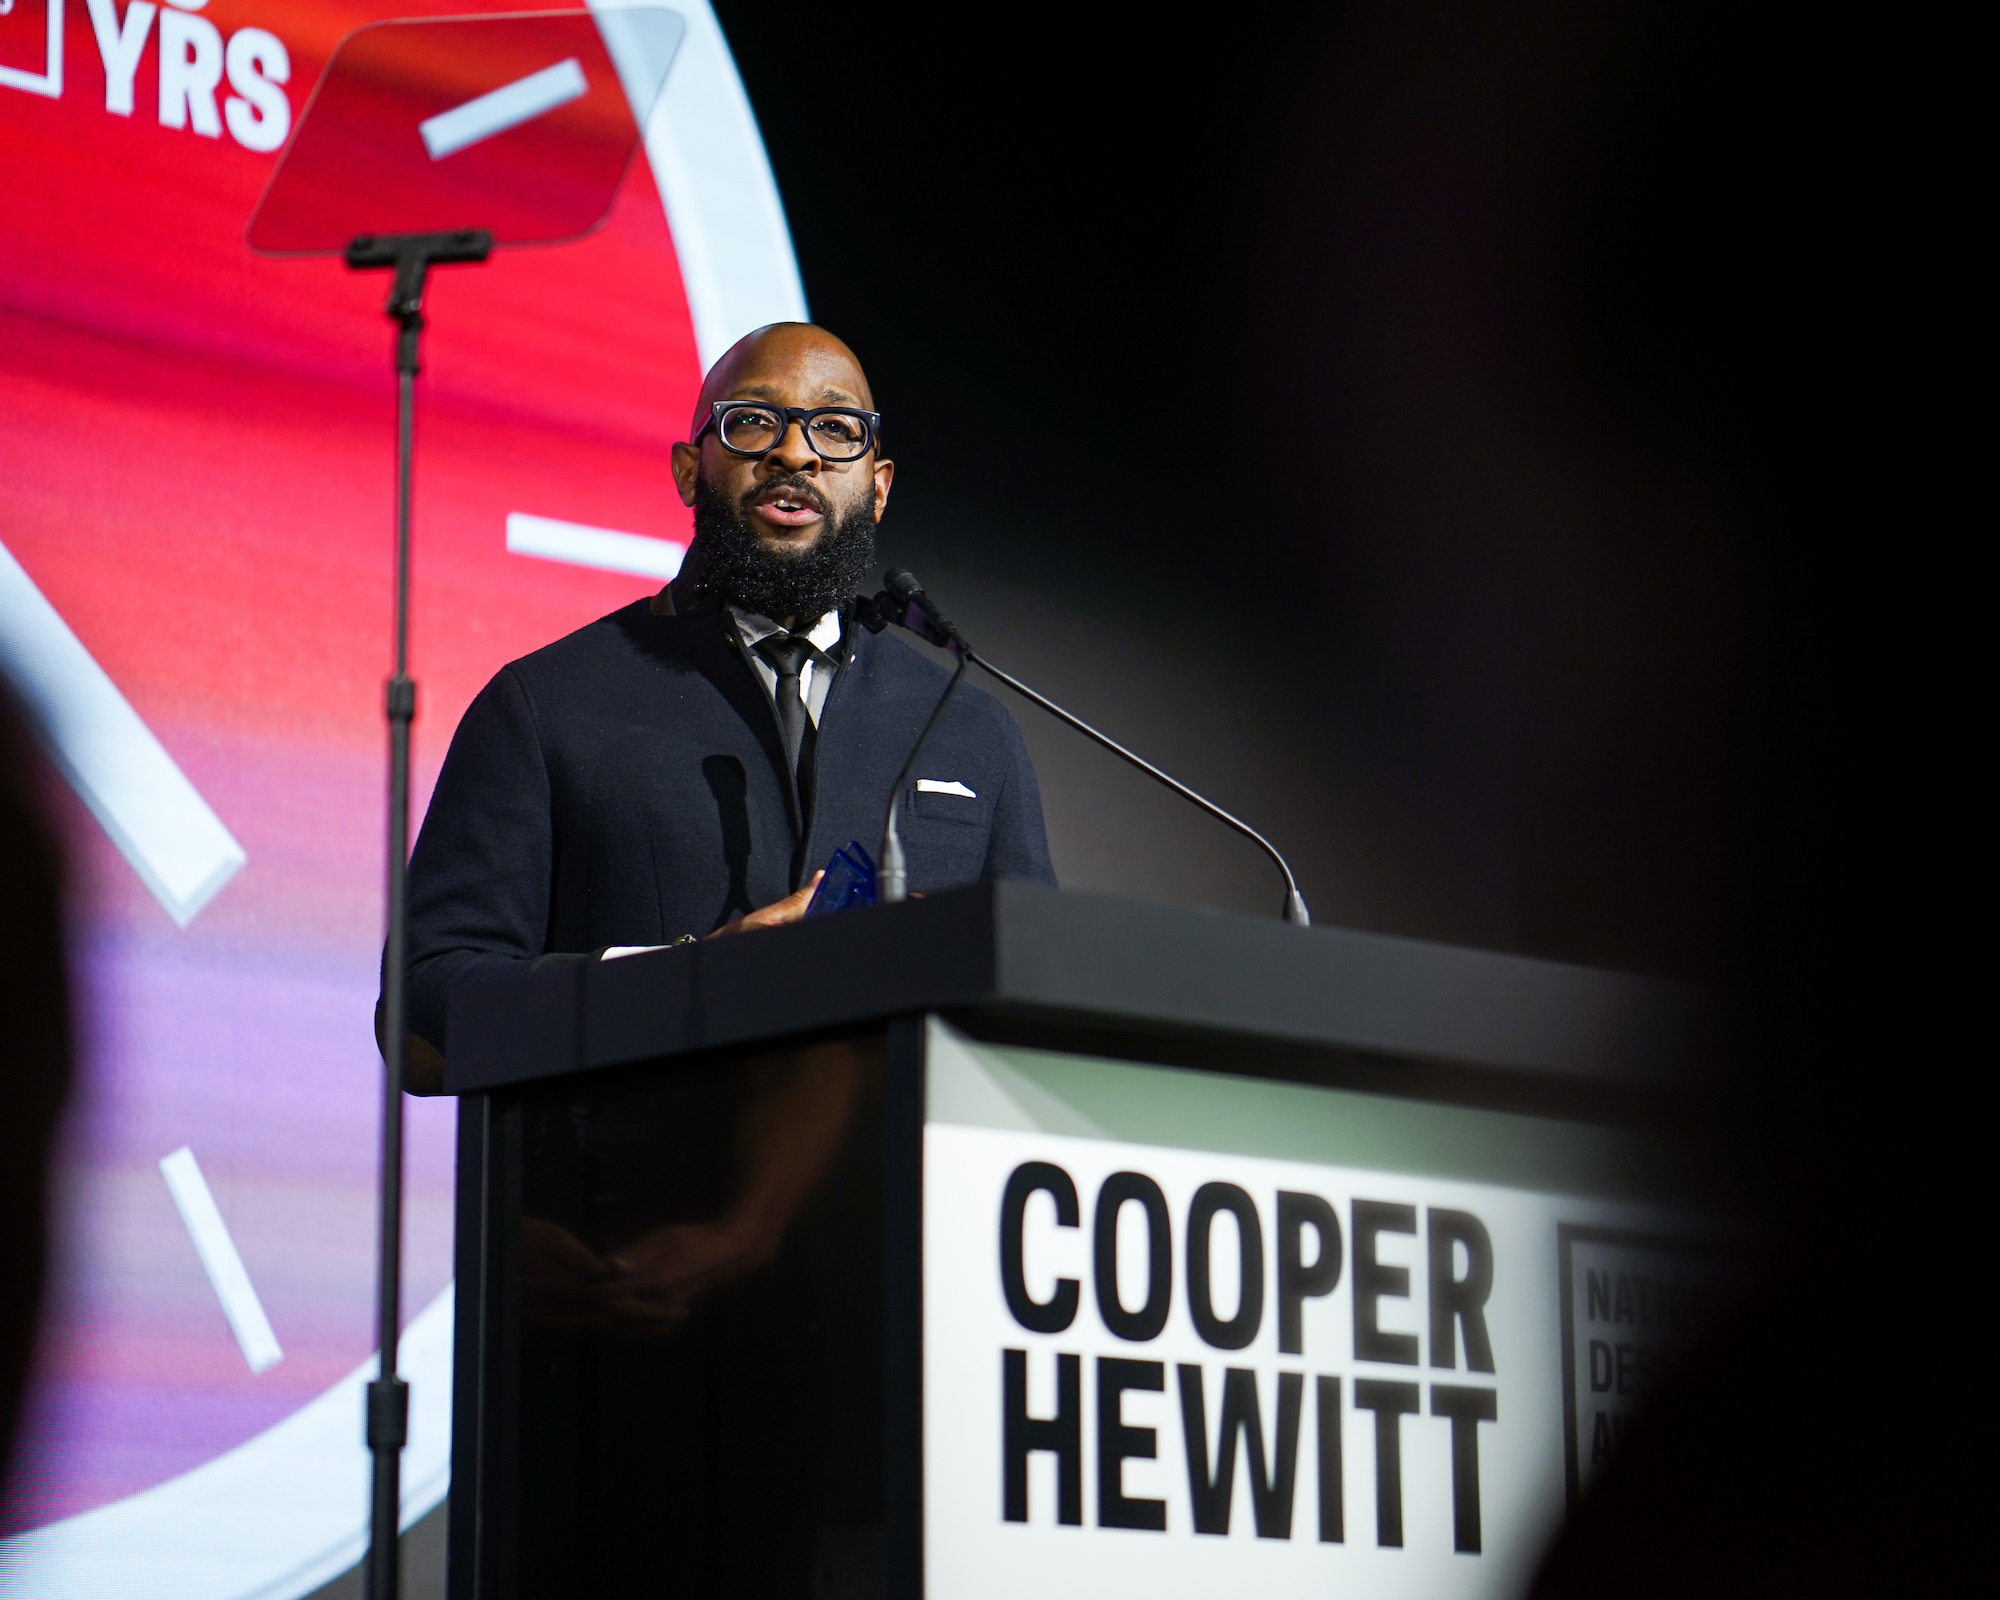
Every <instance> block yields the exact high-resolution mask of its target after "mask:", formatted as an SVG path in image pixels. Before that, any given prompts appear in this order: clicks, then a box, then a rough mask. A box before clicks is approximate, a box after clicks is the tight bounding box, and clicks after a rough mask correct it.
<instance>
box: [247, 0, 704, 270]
mask: <svg viewBox="0 0 2000 1600" xmlns="http://www.w3.org/2000/svg"><path fill="white" fill-rule="evenodd" d="M683 27H684V25H683V23H682V21H681V19H680V17H679V16H678V15H676V14H675V13H674V12H671V11H662V10H652V9H638V10H627V11H598V12H590V11H528V12H512V13H508V14H505V15H499V16H471V17H425V18H410V19H407V20H398V21H390V22H374V23H370V24H368V25H367V26H366V27H362V28H357V29H355V30H354V32H352V33H350V34H348V35H347V37H346V38H344V39H342V40H341V41H340V43H339V44H337V45H336V46H334V51H333V55H332V57H331V58H330V59H329V60H328V62H327V65H326V70H325V71H324V72H323V73H322V74H321V75H320V80H319V83H318V85H317V86H316V87H315V88H314V90H313V93H312V98H311V99H310V100H309V101H308V102H307V104H306V109H305V113H304V115H303V116H301V117H300V119H299V124H298V127H297V128H296V129H295V130H294V132H293V134H292V139H291V142H290V143H289V144H288V145H287V146H286V148H285V151H284V153H283V155H281V156H280V157H279V160H278V166H277V170H276V171H274V172H273V173H272V174H271V181H270V182H269V184H267V185H266V186H265V190H264V194H263V198H262V199H260V200H259V201H258V203H257V209H256V211H255V212H253V213H252V214H251V218H250V224H249V227H248V228H247V229H246V230H245V237H246V239H247V241H248V243H249V245H250V248H251V249H253V250H255V251H257V252H259V253H260V254H263V255H273V256H303V255H331V254H336V253H338V252H340V251H343V250H345V249H346V248H347V245H348V243H349V241H350V240H353V239H355V238H357V237H359V236H361V235H377V236H380V235H394V234H409V233H438V232H448V231H450V230H453V229H458V228H482V229H485V230H487V231H488V232H490V233H491V234H492V236H493V242H494V243H495V244H498V245H517V244H554V243H558V242H560V241H562V240H565V239H575V238H578V237H580V236H582V235H583V234H586V233H589V232H590V231H591V230H592V229H594V228H595V227H597V226H598V224H599V223H601V222H602V221H603V220H604V218H605V216H606V214H607V213H608V212H609V211H610V209H611V202H612V199H613V198H614V197H615V196H616V194H617V192H618V186H619V184H620V183H621V182H622V181H623V179H624V177H625V172H626V169H627V167H628V166H630V164H631V161H632V156H633V153H634V151H635V150H636V149H637V148H638V143H639V134H640V129H641V127H642V125H643V123H644V120H645V117H646V115H647V114H648V113H649V112H650V111H651V109H652V106H653V102H654V101H655V100H656V99H657V98H658V96H659V92H660V87H661V85H662V84H663V83H664V82H665V81H666V76H667V68H668V67H669V66H670V65H671V64H672V62H673V58H674V52H675V51H676V50H677V49H678V48H679V46H680V41H681V34H682V32H683Z"/></svg>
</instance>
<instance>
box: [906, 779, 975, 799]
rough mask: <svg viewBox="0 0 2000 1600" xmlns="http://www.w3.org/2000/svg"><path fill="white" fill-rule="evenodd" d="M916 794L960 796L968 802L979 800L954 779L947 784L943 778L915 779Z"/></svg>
mask: <svg viewBox="0 0 2000 1600" xmlns="http://www.w3.org/2000/svg"><path fill="white" fill-rule="evenodd" d="M917 793H918V794H962V795H964V796H965V798H966V799H968V800H977V799H978V798H979V796H978V795H976V794H974V793H973V792H972V791H971V790H970V789H968V788H966V786H965V785H964V784H962V783H960V782H959V781H958V779H956V778H953V779H951V780H950V781H949V782H947V781H946V780H945V779H943V778H919V779H917Z"/></svg>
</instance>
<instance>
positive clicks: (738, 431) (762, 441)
mask: <svg viewBox="0 0 2000 1600" xmlns="http://www.w3.org/2000/svg"><path fill="white" fill-rule="evenodd" d="M794 422H796V423H797V424H798V425H799V426H800V427H801V428H803V429H804V430H805V435H806V443H807V444H809V445H811V446H812V448H813V453H814V454H815V455H817V456H818V457H819V458H820V460H822V461H859V460H860V459H861V458H862V457H863V456H865V455H866V454H868V452H869V451H870V450H872V449H874V448H875V440H876V438H877V436H878V435H879V434H880V433H881V431H882V413H881V412H879V411H862V410H859V409H857V408H856V407H854V406H811V407H808V406H767V405H764V404H762V403H761V402H759V401H755V400H717V401H715V402H714V403H713V404H712V405H711V406H710V408H709V413H708V421H706V422H704V423H703V424H702V425H701V427H700V428H698V429H697V430H696V431H695V436H694V437H693V438H692V439H690V440H689V441H688V442H689V443H690V444H700V443H701V436H702V435H703V434H704V433H706V432H708V430H709V429H710V428H713V429H714V430H715V439H716V443H718V444H720V445H721V446H722V448H723V449H725V450H727V451H729V452H730V454H732V455H739V456H761V455H765V454H767V453H769V452H770V451H772V450H775V449H776V448H777V447H778V442H779V440H781V439H783V438H784V436H785V435H786V433H788V432H789V431H790V430H791V426H792V424H793V423H794Z"/></svg>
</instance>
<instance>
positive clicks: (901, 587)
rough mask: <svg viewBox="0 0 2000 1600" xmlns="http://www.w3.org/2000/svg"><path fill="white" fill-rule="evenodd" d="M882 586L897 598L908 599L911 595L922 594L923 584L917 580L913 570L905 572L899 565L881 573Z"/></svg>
mask: <svg viewBox="0 0 2000 1600" xmlns="http://www.w3.org/2000/svg"><path fill="white" fill-rule="evenodd" d="M882 586H883V588H885V589H887V590H888V591H889V592H890V593H891V594H892V595H894V596H895V597H896V598H897V599H898V600H905V601H906V600H908V599H909V598H910V596H911V595H916V594H922V593H923V592H924V586H923V585H922V584H921V583H919V582H917V575H916V574H915V573H914V572H905V571H904V570H903V569H902V568H901V567H891V568H890V569H889V570H888V571H887V572H885V573H883V574H882Z"/></svg>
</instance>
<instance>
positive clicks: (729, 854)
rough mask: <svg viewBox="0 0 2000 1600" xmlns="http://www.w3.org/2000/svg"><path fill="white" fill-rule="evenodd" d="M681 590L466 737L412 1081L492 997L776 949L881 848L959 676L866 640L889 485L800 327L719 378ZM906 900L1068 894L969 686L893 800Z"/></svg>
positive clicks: (581, 647) (422, 888)
mask: <svg viewBox="0 0 2000 1600" xmlns="http://www.w3.org/2000/svg"><path fill="white" fill-rule="evenodd" d="M673 470H674V479H675V483H676V484H677V486H678V488H679V490H680V494H681V498H682V500H683V502H684V503H686V504H688V505H691V506H692V507H693V508H694V524H695V537H694V540H693V543H692V545H691V547H690V548H689V551H688V556H687V560H686V563H685V564H684V566H683V568H682V571H681V573H680V576H678V577H677V578H675V579H674V581H673V582H672V583H671V584H669V585H668V586H667V587H666V588H665V589H663V590H662V591H661V592H660V593H659V594H658V595H656V596H654V597H653V598H652V599H651V600H649V601H648V600H642V601H639V602H636V603H635V604H633V605H630V606H627V607H625V608H624V609H622V610H619V611H615V612H613V613H611V615H609V616H607V617H603V618H600V619H599V620H598V621H596V622H593V623H591V624H590V625H589V626H588V627H585V628H581V629H579V630H578V631H577V632H575V633H573V634H570V635H569V636H568V637H567V638H564V639H560V640H557V641H556V642H555V643H554V644H551V645H549V646H547V647H546V648H545V649H542V650H539V651H536V652H535V653H534V654H532V655H529V656H526V657H523V658H522V659H521V660H519V661H515V662H512V663H510V664H509V665H507V666H506V667H503V668H502V669H501V670H500V672H499V673H498V674H496V675H495V677H494V678H493V680H492V682H490V683H489V684H488V685H487V686H486V688H485V689H484V690H482V691H481V693H480V694H479V696H478V698H476V699H475V700H474V701H473V703H472V705H471V707H470V708H469V709H468V710H467V712H466V714H465V718H464V720H463V721H462V722H461V723H460V724H459V727H458V731H457V733H456V734H455V735H454V736H453V738H452V742H451V749H450V752H449V754H448V755H447V756H446V758H445V763H444V768H443V770H442V772H441V773H440V775H439V778H438V783H437V789H436V792H435V794H434V795H433V797H432V800H431V804H430V810H429V813H428V814H427V816H426V817H425V820H424V824H423V829H422V832H421V834H420V835H419V837H418V840H417V844H416V848H415V851H414V853H413V855H412V858H411V863H410V1029H411V1034H412V1039H411V1041H410V1049H409V1066H408V1071H407V1076H406V1082H407V1083H408V1085H409V1087H410V1088H412V1089H414V1090H417V1091H419V1092H436V1091H437V1090H438V1089H440V1088H441V1087H442V1084H443V1055H442V1052H443V1051H444V1050H446V1049H447V1048H448V1041H447V1039H446V1037H445V999H446V995H447V992H448V991H449V989H450V988H451V986H452V984H453V983H455V982H457V981H458V980H460V979H461V978H465V977H467V976H469V975H472V974H475V973H495V972H499V971H503V970H506V969H509V968H514V969H519V968H521V967H524V966H526V965H528V964H529V963H535V962H544V961H551V960H571V961H581V960H597V959H601V958H602V957H603V956H604V955H606V954H607V953H616V952H618V951H620V950H623V949H631V948H635V947H637V948H645V947H651V946H658V945H664V944H671V943H677V942H681V941H684V940H688V939H693V938H699V937H703V936H710V935H715V934H722V933H729V932H735V931H738V930H742V929H747V928H754V927H760V926H770V925H774V924H777V923H782V922H788V921H792V920H794V919H796V918H797V917H799V916H801V915H802V914H803V913H804V911H805V908H806V905H807V902H808V900H809V897H810V895H811V892H812V888H813V885H814V883H815V882H816V881H817V878H818V874H817V873H816V872H815V871H814V869H815V868H816V867H818V866H820V865H821V864H822V863H824V862H826V861H827V860H828V859H829V858H830V857H831V855H832V853H833V852H834V851H835V850H837V849H839V848H840V847H841V846H843V845H845V844H846V843H847V842H848V841H849V840H865V841H873V840H874V839H876V838H878V837H879V836H880V834H881V831H882V823H883V817H884V814H885V812H886V810H887V808H888V804H889V799H890V790H891V788H892V786H893V784H894V783H895V779H896V774H897V772H898V771H899V770H900V769H901V767H902V766H903V763H904V761H905V760H906V758H907V757H908V755H909V753H910V750H911V749H912V747H913V746H914V744H915V742H916V740H917V737H918V734H919V732H920V731H921V730H922V728H923V726H924V723H925V721H926V719H928V718H929V716H930V715H931V712H932V709H933V708H934V707H935V706H936V705H937V702H938V697H939V696H940V695H941V694H942V693H943V692H944V688H945V685H946V682H947V680H948V675H947V674H946V672H945V671H944V670H943V669H942V668H941V667H939V666H938V665H936V664H935V663H934V662H932V661H930V660H928V659H926V658H925V657H923V656H921V655H920V654H919V653H918V652H916V651H915V650H913V649H911V648H909V647H908V646H907V645H905V644H904V643H903V642H902V641H900V640H899V639H896V638H895V637H893V636H891V635H888V634H882V633H876V632H872V631H870V630H869V629H868V628H866V627H862V626H859V625H858V619H857V616H856V606H855V604H854V601H853V596H854V593H855V591H856V589H858V588H859V587H861V586H862V585H863V584H865V583H866V581H867V579H868V577H869V574H870V571H871V568H872V565H873V562H874V555H875V549H874V534H875V526H876V520H877V518H878V517H879V516H880V515H881V513H882V509H883V507H884V505H885V504H886V503H887V500H888V496H889V487H890V482H891V479H892V477H893V475H894V466H893V464H892V463H891V462H890V461H888V460H887V459H885V458H884V457H883V455H882V453H881V416H880V414H879V413H878V412H876V411H875V410H874V409H873V402H872V395H871V394H870V391H869V387H868V380H867V378H866V376H865V375H864V374H863V372H862V370H861V365H860V363H859V362H858V361H857V360H856V359H855V357H854V354H853V352H851V351H850V350H849V349H848V348H847V347H846V346H845V345H844V344H842V343H841V341H840V340H838V339H836V338H835V337H833V335H831V334H829V333H827V332H826V331H825V330H823V329H820V328H816V327H813V326H811V325H809V324H804V323H777V324H773V325H771V326H769V327H765V328H760V329H758V330H757V331H755V332H754V333H751V334H749V335H747V336H746V337H745V338H743V339H742V340H740V341H739V342H738V343H737V344H736V345H735V346H733V347H732V348H731V349H730V350H729V351H728V352H727V353H726V354H725V355H724V356H723V357H722V359H721V360H719V361H718V362H717V363H716V364H715V366H714V368H713V369H712V370H711V371H710V372H709V374H708V377H707V379H706V381H705V382H704V383H703V385H702V391H701V396H700V399H699V400H698V402H697V404H696V408H695V415H694V417H693V419H692V422H691V424H690V428H689V437H688V441H687V442H686V443H681V444H676V445H675V446H674V447H673ZM901 815H902V818H903V820H902V824H901V831H902V836H903V839H904V844H905V848H906V851H907V854H908V860H909V883H910V888H911V890H912V891H914V892H925V891H929V892H937V891H940V890H943V889H948V888H954V887H958V886H960V885H964V884H969V883H974V882H977V881H979V880H981V879H984V878H997V877H1010V878H1027V879H1033V880H1036V881H1039V882H1044V883H1052V882H1054V876H1055V875H1054V872H1053V869H1052V868H1051V867H1050V864H1049V854H1048V843H1047V839H1046V836H1045V833H1044V829H1043V823H1042V808H1041V795H1040V791H1039V790H1038V788H1037V786H1036V782H1035V773H1034V768H1033V766H1032V765H1031V764H1030V762H1029V760H1028V755H1027V751H1026V748H1025V747H1024V745H1023V743H1022V740H1021V734H1020V730H1019V729H1018V728H1017V727H1016V726H1015V723H1014V719H1013V718H1012V716H1010V715H1009V714H1008V712H1007V710H1006V709H1005V708H1004V707H1003V706H1001V705H1000V703H999V702H998V701H996V700H994V699H993V698H992V697H991V696H990V695H987V694H985V693H983V692H981V691H980V690H978V689H976V688H973V687H972V686H971V685H969V684H967V685H961V686H960V687H959V689H958V690H957V692H956V693H955V694H954V695H953V696H952V700H951V703H950V704H949V705H948V706H947V707H946V709H945V711H944V714H943V716H942V717H941V718H940V720H939V722H938V725H937V726H936V727H935V728H934V729H932V731H931V734H930V736H929V739H928V740H927V742H926V743H925V746H924V759H923V762H922V764H921V766H920V767H919V769H918V771H917V772H916V773H915V774H914V783H913V786H912V790H911V792H910V793H909V794H906V795H905V796H904V797H903V803H902V812H901Z"/></svg>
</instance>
